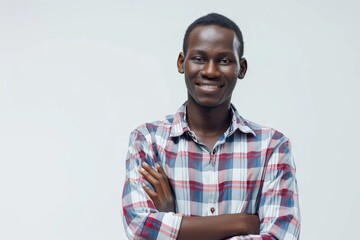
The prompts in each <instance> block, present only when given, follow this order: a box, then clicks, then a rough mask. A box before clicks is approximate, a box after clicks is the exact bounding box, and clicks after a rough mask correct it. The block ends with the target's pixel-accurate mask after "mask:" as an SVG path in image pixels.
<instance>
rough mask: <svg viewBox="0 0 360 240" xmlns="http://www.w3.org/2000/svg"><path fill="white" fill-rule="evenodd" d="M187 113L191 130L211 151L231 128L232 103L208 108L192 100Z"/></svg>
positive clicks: (189, 102)
mask: <svg viewBox="0 0 360 240" xmlns="http://www.w3.org/2000/svg"><path fill="white" fill-rule="evenodd" d="M186 112H187V116H186V117H187V121H188V124H189V127H190V129H191V130H192V131H193V132H195V134H196V136H197V137H198V138H199V139H200V141H201V142H203V143H204V144H206V145H207V146H208V147H209V148H210V149H212V147H213V146H214V144H215V142H216V141H217V140H218V138H219V137H220V136H221V135H222V134H223V133H224V132H225V131H226V129H228V128H229V126H230V122H231V109H230V103H225V104H222V105H220V106H218V107H214V108H208V107H203V106H200V105H198V104H197V103H195V102H193V101H191V100H190V101H188V104H187V110H186Z"/></svg>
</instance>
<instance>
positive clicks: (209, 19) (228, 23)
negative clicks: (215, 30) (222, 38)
mask: <svg viewBox="0 0 360 240" xmlns="http://www.w3.org/2000/svg"><path fill="white" fill-rule="evenodd" d="M209 25H214V26H219V27H223V28H228V29H230V30H233V31H234V33H235V35H236V36H237V38H238V40H239V43H240V45H239V48H238V53H239V58H241V57H242V56H243V54H244V41H243V36H242V33H241V30H240V28H239V27H238V25H236V23H234V22H233V21H232V20H230V19H229V18H227V17H225V16H223V15H221V14H218V13H209V14H207V15H205V16H203V17H200V18H198V19H196V20H195V21H194V22H193V23H192V24H190V25H189V27H188V28H187V29H186V32H185V36H184V40H183V52H184V54H185V55H186V52H187V49H188V41H189V36H190V33H191V32H192V31H193V30H194V29H195V28H196V27H200V26H209Z"/></svg>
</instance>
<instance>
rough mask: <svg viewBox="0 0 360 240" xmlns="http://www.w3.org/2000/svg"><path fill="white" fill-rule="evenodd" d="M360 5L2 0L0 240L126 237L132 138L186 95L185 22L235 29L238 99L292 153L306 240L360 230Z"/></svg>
mask: <svg viewBox="0 0 360 240" xmlns="http://www.w3.org/2000/svg"><path fill="white" fill-rule="evenodd" d="M359 7H360V4H359V3H358V2H357V1H356V0H354V1H350V0H345V1H325V0H323V1H314V0H303V1H300V0H297V1H295V0H274V1H181V2H180V1H179V2H178V3H175V2H174V3H170V1H126V2H125V1H115V0H113V1H110V0H106V1H104V0H102V1H100V0H98V1H85V0H84V1H70V0H68V1H64V0H63V1H60V0H58V1H45V0H43V1H41V0H39V1H37V0H28V1H26V0H22V1H21V0H15V1H14V0H0V239H2V240H12V239H16V240H18V239H19V240H20V239H36V240H43V239H44V240H45V239H51V240H60V239H61V240H62V239H64V240H70V239H74V240H79V239H87V240H97V239H109V240H112V239H125V234H124V230H123V225H122V221H121V215H122V213H121V193H122V185H123V180H124V174H125V171H124V167H125V157H126V151H127V144H128V136H129V134H130V131H131V130H132V129H134V128H135V127H137V126H138V125H140V124H142V123H144V122H147V121H152V120H156V119H160V118H162V117H163V116H165V115H166V114H171V113H174V112H175V111H176V110H177V108H178V107H179V106H180V105H181V104H182V103H183V101H185V99H186V88H185V84H184V81H183V76H182V75H179V74H178V73H177V70H176V59H177V55H178V53H179V51H180V50H181V44H182V38H183V34H184V32H185V29H186V27H187V26H188V25H189V24H190V23H191V22H192V21H193V20H195V19H196V18H197V17H200V16H202V15H204V14H206V13H209V12H213V11H215V12H219V13H222V14H224V15H226V16H228V17H230V18H231V19H233V20H234V21H235V22H237V23H238V24H239V26H240V28H241V29H242V31H243V34H244V40H245V57H246V58H247V59H248V62H249V70H248V74H247V76H246V77H245V79H244V80H243V81H239V82H238V86H237V89H236V91H235V92H234V94H233V103H234V104H235V105H236V106H237V108H238V110H239V111H240V113H241V114H242V115H243V116H244V117H246V118H248V119H250V120H252V121H254V122H257V123H260V124H262V125H267V126H272V127H274V128H276V129H278V130H280V131H281V132H283V133H285V134H286V135H287V136H288V137H289V138H290V139H291V140H292V144H293V153H294V155H295V161H296V164H297V178H298V182H299V188H300V204H301V213H302V238H301V239H306V240H307V239H309V240H311V239H356V235H357V234H358V228H359V226H360V220H359V219H360V218H359V215H360V207H359V203H360V187H359V186H358V185H359V184H358V183H359V175H360V173H359V169H360V163H359V161H360V158H359V150H358V149H357V148H359V134H360V131H359V122H360V115H359V102H360V97H359V95H360V94H359V87H360V84H359V81H360V67H359V66H360V46H359V42H360V30H359V29H360V28H359V22H360V16H359V13H358V11H359Z"/></svg>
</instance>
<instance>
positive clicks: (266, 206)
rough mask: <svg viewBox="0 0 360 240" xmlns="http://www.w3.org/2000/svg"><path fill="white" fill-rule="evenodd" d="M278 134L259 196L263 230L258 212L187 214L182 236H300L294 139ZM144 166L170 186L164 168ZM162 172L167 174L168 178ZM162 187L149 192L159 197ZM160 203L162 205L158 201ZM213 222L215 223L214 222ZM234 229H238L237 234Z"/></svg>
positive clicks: (291, 237) (251, 237)
mask: <svg viewBox="0 0 360 240" xmlns="http://www.w3.org/2000/svg"><path fill="white" fill-rule="evenodd" d="M275 136H276V137H275V140H273V141H272V142H271V143H270V146H269V151H268V153H267V164H266V168H265V169H264V178H263V181H264V184H263V187H262V191H261V194H260V199H259V211H258V213H259V217H260V220H261V227H260V231H261V233H260V234H258V230H257V229H258V228H259V227H256V226H258V225H256V222H255V221H258V219H257V216H256V219H255V218H254V215H244V214H229V216H227V215H219V216H214V217H218V218H212V217H200V218H192V217H190V218H188V217H183V220H182V223H181V227H180V230H179V239H190V238H196V239H200V237H201V236H209V238H207V239H211V237H214V239H216V237H215V236H222V238H225V237H232V238H231V239H232V240H235V239H253V240H255V239H298V238H299V235H300V212H299V203H298V189H297V182H296V178H295V164H294V160H293V158H292V154H291V149H290V142H289V141H288V139H287V138H285V137H284V136H283V135H282V134H280V133H279V132H275ZM143 167H144V169H145V171H144V172H143V173H145V172H146V173H147V174H145V175H144V177H145V178H146V179H147V181H149V182H150V183H151V184H152V185H153V186H154V185H156V184H157V183H156V181H157V180H159V181H158V182H159V183H160V184H158V186H166V185H165V184H161V181H162V180H163V179H165V178H166V175H165V174H164V172H163V170H162V169H161V168H159V167H157V169H158V171H155V170H154V169H152V168H150V167H148V166H146V165H143ZM150 173H151V174H150ZM160 175H165V178H164V176H160ZM146 176H153V179H149V178H148V177H146ZM154 179H155V180H154ZM158 189H159V188H155V191H152V190H151V189H150V188H148V191H147V192H148V194H149V193H150V194H151V195H152V196H155V197H156V198H158V197H159V196H157V195H156V191H158ZM160 198H161V197H160ZM152 199H153V197H152ZM153 200H154V199H153ZM160 202H161V201H160ZM155 205H156V204H155ZM156 207H158V206H157V205H156ZM222 218H223V219H222ZM217 220H221V221H222V222H218V221H217ZM228 221H229V222H228ZM233 221H235V222H233ZM234 223H235V224H234ZM212 224H214V226H213V225H212ZM232 224H234V225H235V226H234V225H232ZM240 227H242V229H240ZM234 232H237V233H235V234H234ZM187 234H188V235H187ZM197 234H198V235H197ZM207 234H209V235H207ZM217 234H219V235H217ZM247 234H249V236H243V235H247ZM250 234H251V235H250ZM255 234H258V235H255ZM236 235H239V236H236ZM183 237H184V238H183ZM220 238H221V237H220ZM204 239H206V237H204ZM218 239H219V238H218Z"/></svg>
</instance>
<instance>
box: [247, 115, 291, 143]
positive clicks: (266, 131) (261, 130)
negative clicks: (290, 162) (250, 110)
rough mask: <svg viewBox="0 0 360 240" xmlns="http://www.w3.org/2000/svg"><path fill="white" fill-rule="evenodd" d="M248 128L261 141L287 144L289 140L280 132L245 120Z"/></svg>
mask: <svg viewBox="0 0 360 240" xmlns="http://www.w3.org/2000/svg"><path fill="white" fill-rule="evenodd" d="M245 122H246V124H247V126H248V127H249V128H250V129H252V130H253V131H254V133H255V138H257V139H259V140H260V141H264V140H268V141H273V142H287V141H289V139H288V138H287V137H286V136H285V135H284V134H283V133H282V132H280V131H279V130H277V129H275V128H272V127H268V126H264V125H261V124H258V123H255V122H253V121H249V120H245Z"/></svg>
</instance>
